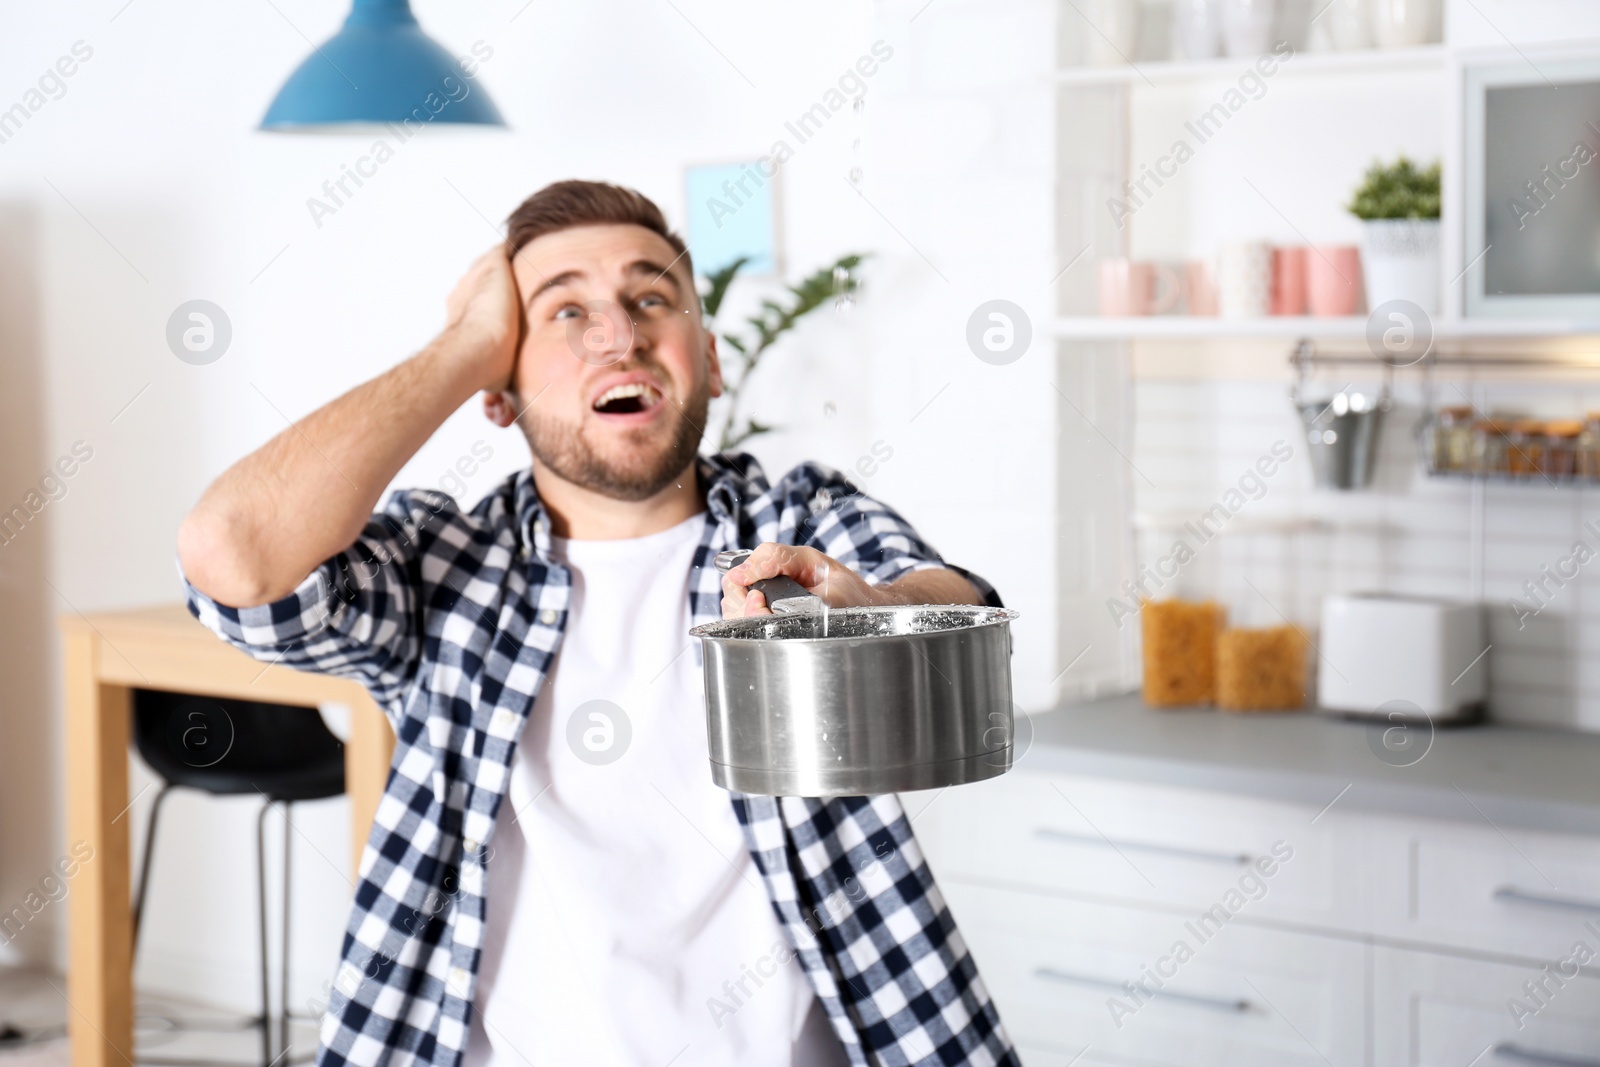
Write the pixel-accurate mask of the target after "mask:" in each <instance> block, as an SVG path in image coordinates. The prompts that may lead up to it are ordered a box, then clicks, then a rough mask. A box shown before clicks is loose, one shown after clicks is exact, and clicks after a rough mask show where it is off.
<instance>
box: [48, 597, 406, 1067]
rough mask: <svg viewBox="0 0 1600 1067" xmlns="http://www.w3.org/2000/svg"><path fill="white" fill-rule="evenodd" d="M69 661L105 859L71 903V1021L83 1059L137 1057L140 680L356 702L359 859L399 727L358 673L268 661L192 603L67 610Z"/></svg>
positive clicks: (354, 812)
mask: <svg viewBox="0 0 1600 1067" xmlns="http://www.w3.org/2000/svg"><path fill="white" fill-rule="evenodd" d="M60 625H61V633H62V639H63V643H64V646H65V647H64V657H63V658H64V661H65V665H66V683H67V684H66V713H67V723H66V755H67V841H68V842H69V843H70V842H76V841H87V842H88V843H89V844H90V845H92V846H93V847H94V858H93V859H92V860H91V861H90V862H88V863H85V864H83V866H82V867H81V868H80V870H79V872H78V874H77V875H76V876H75V877H74V878H73V880H72V891H71V893H70V894H69V896H68V898H67V906H68V912H69V914H68V924H69V926H68V930H69V936H68V943H69V950H68V952H69V954H68V970H67V999H68V1001H69V1012H68V1030H69V1032H70V1034H71V1038H72V1062H73V1065H74V1067H128V1065H131V1064H132V1063H133V1061H134V1060H133V902H132V894H131V882H132V878H131V870H130V866H131V863H130V861H131V856H130V850H129V845H128V824H129V823H130V822H131V821H132V819H131V818H129V817H127V814H128V811H129V809H130V807H131V800H130V798H129V796H128V753H129V749H128V742H129V735H130V725H131V724H130V719H131V714H130V712H131V708H132V700H131V696H132V691H133V690H134V689H165V690H169V691H173V692H181V693H195V694H198V695H205V696H219V697H236V698H240V699H245V700H259V701H269V702H272V703H279V704H295V705H302V706H306V707H309V708H313V709H314V708H315V707H316V706H317V705H318V704H322V703H338V704H343V705H345V706H347V707H349V708H350V738H349V741H348V742H347V743H346V744H345V750H344V758H345V790H346V792H347V793H348V794H349V797H350V849H351V870H352V871H354V870H356V869H357V866H358V861H359V859H360V856H361V848H362V846H363V845H364V844H365V843H366V840H367V832H368V830H369V828H370V827H371V825H372V818H373V815H374V814H375V813H376V812H377V810H378V801H379V800H380V799H381V798H382V796H383V787H384V784H385V783H386V782H387V781H388V775H389V761H390V758H391V757H392V755H393V752H394V734H393V732H392V731H391V730H390V728H389V723H388V720H387V719H386V718H384V715H383V712H382V711H381V710H380V709H379V707H378V705H377V704H376V703H375V702H374V701H373V700H372V698H371V697H370V696H368V695H367V691H366V690H365V689H364V688H363V687H362V686H361V685H360V684H359V683H357V682H352V681H347V680H344V679H338V678H330V677H326V676H323V675H316V674H306V673H302V672H300V671H296V670H292V669H290V668H288V667H282V666H266V665H264V664H261V663H258V662H257V661H255V660H253V659H251V658H250V657H249V656H246V655H245V654H244V653H242V652H240V651H238V650H236V649H234V648H232V647H230V646H228V645H226V644H224V643H223V642H222V641H221V640H220V639H219V638H217V637H216V636H215V635H214V634H212V633H211V632H210V631H209V630H207V629H206V628H205V627H203V626H201V625H200V624H199V623H198V622H196V621H195V620H194V618H193V617H191V616H190V614H189V612H188V611H187V609H185V608H184V607H183V605H181V604H169V605H163V606H161V607H154V608H143V609H140V610H137V611H117V612H107V613H104V614H99V615H80V614H73V615H66V616H63V617H62V618H61V620H60Z"/></svg>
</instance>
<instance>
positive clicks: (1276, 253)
mask: <svg viewBox="0 0 1600 1067" xmlns="http://www.w3.org/2000/svg"><path fill="white" fill-rule="evenodd" d="M1271 312H1272V314H1274V315H1304V314H1305V313H1306V250H1305V247H1304V246H1292V247H1289V248H1274V249H1273V250H1272V302H1271Z"/></svg>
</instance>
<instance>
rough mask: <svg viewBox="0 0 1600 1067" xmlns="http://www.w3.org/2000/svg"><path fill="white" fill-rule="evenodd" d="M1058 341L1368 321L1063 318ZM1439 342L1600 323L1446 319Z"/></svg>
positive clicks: (1318, 332)
mask: <svg viewBox="0 0 1600 1067" xmlns="http://www.w3.org/2000/svg"><path fill="white" fill-rule="evenodd" d="M1054 332H1055V336H1056V337H1057V338H1058V339H1061V340H1084V341H1096V340H1114V341H1120V340H1136V339H1141V338H1168V339H1176V340H1184V339H1195V340H1200V339H1206V338H1240V337H1266V338H1276V337H1281V338H1291V339H1292V338H1299V337H1311V338H1328V339H1339V338H1364V337H1365V336H1366V333H1367V317H1366V316H1365V315H1351V316H1346V317H1342V318H1326V319H1319V318H1311V317H1309V316H1304V315H1274V316H1268V317H1266V318H1260V319H1223V318H1216V317H1210V316H1193V315H1144V316H1140V315H1130V316H1127V317H1116V318H1113V317H1109V316H1106V317H1102V316H1096V315H1080V316H1068V317H1063V318H1058V319H1056V320H1055V322H1054ZM1434 337H1435V338H1437V339H1440V340H1471V339H1476V338H1497V337H1498V338H1509V339H1515V338H1539V339H1545V338H1559V337H1583V338H1600V321H1589V320H1553V319H1446V320H1440V321H1439V322H1436V323H1434Z"/></svg>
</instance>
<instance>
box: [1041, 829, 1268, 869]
mask: <svg viewBox="0 0 1600 1067" xmlns="http://www.w3.org/2000/svg"><path fill="white" fill-rule="evenodd" d="M1033 833H1034V836H1035V837H1042V838H1045V839H1046V840H1048V841H1070V842H1072V843H1073V844H1075V845H1098V846H1100V847H1102V848H1115V849H1128V850H1130V851H1134V852H1151V853H1154V854H1156V855H1159V856H1180V857H1182V858H1184V859H1190V860H1202V861H1204V862H1206V863H1226V864H1228V865H1229V866H1233V867H1243V866H1244V865H1246V864H1247V863H1249V862H1250V857H1249V856H1246V855H1245V854H1244V853H1242V852H1206V851H1203V850H1201V849H1197V848H1181V847H1179V846H1177V845H1152V844H1150V843H1148V842H1145V841H1113V840H1111V838H1109V837H1090V836H1088V835H1087V834H1071V833H1068V832H1067V831H1065V830H1052V829H1050V828H1049V827H1041V828H1039V829H1037V830H1035V831H1034V832H1033Z"/></svg>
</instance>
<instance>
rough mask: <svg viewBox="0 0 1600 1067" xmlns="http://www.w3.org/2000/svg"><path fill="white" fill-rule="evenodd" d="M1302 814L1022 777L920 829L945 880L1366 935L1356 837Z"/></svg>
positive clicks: (1202, 796) (976, 790) (995, 784)
mask: <svg viewBox="0 0 1600 1067" xmlns="http://www.w3.org/2000/svg"><path fill="white" fill-rule="evenodd" d="M1316 815H1317V812H1315V811H1308V810H1306V809H1304V808H1300V807H1297V806H1294V805H1289V804H1273V803H1270V802H1266V801H1256V800H1247V799H1243V798H1240V797H1229V796H1223V795H1221V794H1216V793H1203V792H1197V791H1194V790H1181V789H1169V788H1164V787H1161V786H1152V785H1144V784H1132V783H1126V782H1111V781H1105V780H1102V779H1094V778H1082V777H1073V776H1065V775H1055V776H1047V775H1044V774H1038V773H1031V772H1025V771H1020V770H1019V771H1017V772H1014V773H1012V774H1008V775H1005V776H1003V777H1001V778H996V779H991V780H990V781H987V782H982V783H978V784H975V785H971V786H964V787H963V788H962V789H961V790H960V791H958V792H952V793H951V794H950V795H949V796H947V797H944V798H943V799H941V800H940V801H938V802H937V803H934V804H932V805H930V806H929V807H928V809H927V811H926V814H925V815H923V816H921V817H920V818H919V819H918V821H917V823H916V827H917V831H918V834H919V835H921V836H924V837H925V838H926V840H925V842H924V848H925V849H926V850H927V851H928V853H929V855H930V857H931V858H932V859H933V860H934V862H935V863H936V864H937V865H938V869H939V871H940V872H941V873H948V874H954V875H956V876H958V877H965V878H972V879H980V880H989V881H997V882H1002V883H1006V884H1010V885H1016V886H1019V887H1024V888H1034V889H1040V890H1046V891H1054V892H1062V893H1067V894H1071V895H1074V896H1081V897H1086V898H1096V899H1102V900H1111V901H1122V902H1134V901H1137V902H1141V903H1145V904H1148V905H1150V906H1152V907H1160V908H1169V909H1172V910H1175V911H1177V912H1181V913H1183V914H1192V915H1198V914H1200V913H1202V912H1204V911H1207V910H1208V909H1211V908H1214V907H1216V906H1219V905H1221V906H1224V907H1227V908H1229V910H1230V911H1231V912H1233V913H1235V914H1244V913H1248V914H1250V915H1254V916H1257V917H1260V918H1275V919H1281V920H1289V921H1295V922H1299V923H1305V924H1316V925H1325V926H1335V927H1341V928H1344V927H1352V926H1356V925H1359V924H1360V922H1361V921H1362V918H1361V915H1360V910H1359V909H1360V907H1361V895H1360V894H1359V893H1355V892H1351V891H1349V889H1348V888H1347V887H1346V886H1345V885H1344V884H1343V883H1344V881H1345V880H1346V879H1347V877H1348V876H1349V873H1350V872H1351V871H1353V870H1354V869H1355V868H1356V867H1357V866H1358V864H1359V854H1358V853H1359V850H1360V848H1361V840H1360V834H1359V833H1358V832H1352V828H1351V826H1350V824H1349V823H1348V822H1346V821H1343V820H1341V819H1340V818H1337V817H1333V816H1331V815H1330V816H1327V817H1323V818H1320V819H1318V820H1317V821H1316V822H1315V823H1313V822H1312V819H1313V818H1314V817H1315V816H1316Z"/></svg>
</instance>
